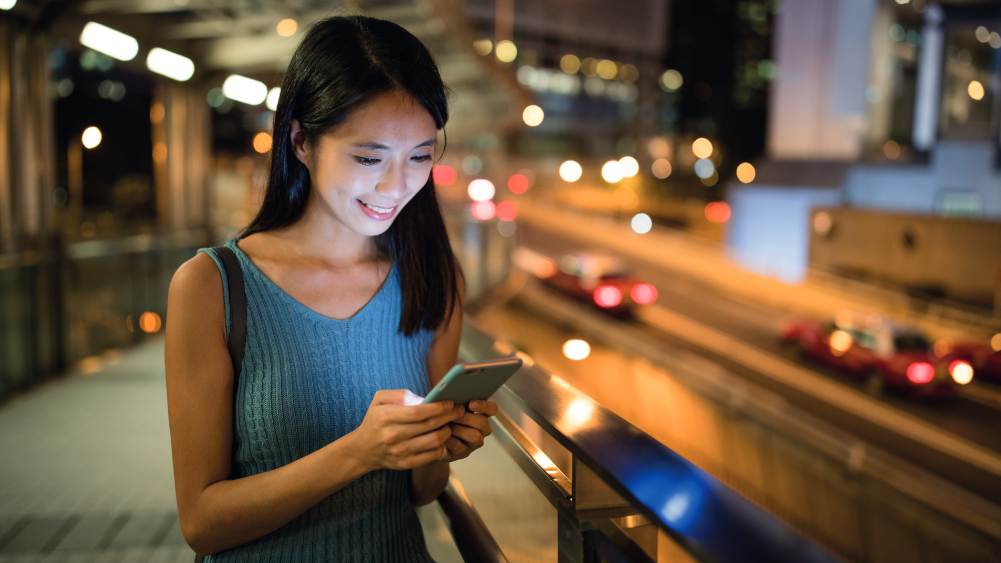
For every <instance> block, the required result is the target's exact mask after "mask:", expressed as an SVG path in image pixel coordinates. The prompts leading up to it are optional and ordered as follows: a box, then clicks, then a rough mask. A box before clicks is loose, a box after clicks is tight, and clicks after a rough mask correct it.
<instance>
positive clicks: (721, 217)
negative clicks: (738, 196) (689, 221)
mask: <svg viewBox="0 0 1001 563" xmlns="http://www.w3.org/2000/svg"><path fill="white" fill-rule="evenodd" d="M705 216H706V221H709V222H710V223H726V222H727V221H729V220H730V205H729V204H728V203H727V202H725V201H710V202H709V203H707V204H706V208H705Z"/></svg>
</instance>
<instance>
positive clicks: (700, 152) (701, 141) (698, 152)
mask: <svg viewBox="0 0 1001 563" xmlns="http://www.w3.org/2000/svg"><path fill="white" fill-rule="evenodd" d="M692 154H694V155H695V156H696V157H698V158H709V157H710V156H712V154H713V144H712V142H711V141H710V140H709V139H707V138H705V137H699V138H698V139H695V140H694V141H692Z"/></svg>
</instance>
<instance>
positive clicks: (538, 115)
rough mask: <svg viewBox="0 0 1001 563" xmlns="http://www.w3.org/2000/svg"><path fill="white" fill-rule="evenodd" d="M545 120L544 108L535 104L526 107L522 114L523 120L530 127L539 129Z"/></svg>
mask: <svg viewBox="0 0 1001 563" xmlns="http://www.w3.org/2000/svg"><path fill="white" fill-rule="evenodd" d="M545 118H546V112H544V111H542V108H540V107H539V106H537V105H535V104H532V105H530V106H525V109H524V110H522V112H521V120H522V121H524V122H525V125H528V126H529V127H538V126H539V125H540V124H541V123H542V120H543V119H545Z"/></svg>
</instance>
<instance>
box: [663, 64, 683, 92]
mask: <svg viewBox="0 0 1001 563" xmlns="http://www.w3.org/2000/svg"><path fill="white" fill-rule="evenodd" d="M684 83H685V80H684V78H682V76H681V73H680V72H678V71H676V70H674V69H673V68H671V69H668V70H665V71H664V73H663V74H661V75H660V86H661V88H663V89H665V90H667V91H668V92H674V91H675V90H677V89H678V88H681V85H682V84H684Z"/></svg>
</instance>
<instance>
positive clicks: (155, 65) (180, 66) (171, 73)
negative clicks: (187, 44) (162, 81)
mask: <svg viewBox="0 0 1001 563" xmlns="http://www.w3.org/2000/svg"><path fill="white" fill-rule="evenodd" d="M146 68H148V69H150V70H152V71H153V72H155V73H157V74H162V75H164V76H166V77H167V78H173V79H174V80H177V81H179V82H184V81H185V80H187V79H189V78H191V75H193V74H194V73H195V63H194V62H192V60H191V59H189V58H188V57H185V56H183V55H178V54H177V53H173V52H171V51H168V50H166V49H161V48H159V47H153V48H152V49H150V51H149V54H148V55H146Z"/></svg>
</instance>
